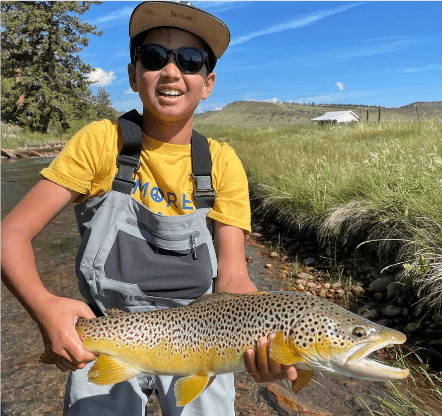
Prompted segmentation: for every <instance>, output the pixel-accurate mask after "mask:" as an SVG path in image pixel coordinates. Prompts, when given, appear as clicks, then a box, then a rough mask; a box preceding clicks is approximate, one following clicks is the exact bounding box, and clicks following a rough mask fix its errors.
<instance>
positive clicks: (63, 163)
mask: <svg viewBox="0 0 442 416" xmlns="http://www.w3.org/2000/svg"><path fill="white" fill-rule="evenodd" d="M107 130H108V126H107V123H106V121H105V120H103V121H97V122H93V123H91V124H88V125H87V126H85V127H83V128H82V129H81V130H80V131H79V132H78V133H76V134H75V135H74V136H72V138H71V139H70V140H69V141H68V142H67V143H66V145H65V146H64V147H63V149H62V151H61V152H60V154H59V155H58V156H57V157H56V158H55V159H54V160H53V161H52V163H51V164H50V165H49V166H48V167H47V168H45V169H43V170H42V171H41V172H40V173H41V175H42V176H43V177H45V178H46V179H49V180H50V181H52V182H55V183H57V184H59V185H61V186H63V187H65V188H67V189H70V190H73V191H76V192H79V193H80V194H82V197H81V198H79V200H85V199H87V198H89V197H90V195H91V189H92V186H93V183H94V181H97V180H100V176H102V175H103V174H104V173H105V172H102V169H101V167H102V166H103V163H104V162H103V160H102V152H103V146H104V143H105V141H106V136H107V133H108V132H107ZM108 139H111V138H109V137H108ZM79 200H77V201H76V202H80V201H79Z"/></svg>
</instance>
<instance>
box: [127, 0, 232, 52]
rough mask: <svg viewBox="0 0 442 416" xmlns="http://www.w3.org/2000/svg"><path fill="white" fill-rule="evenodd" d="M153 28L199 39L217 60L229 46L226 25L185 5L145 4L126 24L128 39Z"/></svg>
mask: <svg viewBox="0 0 442 416" xmlns="http://www.w3.org/2000/svg"><path fill="white" fill-rule="evenodd" d="M155 27H175V28H178V29H183V30H186V31H188V32H190V33H193V34H194V35H197V36H198V37H200V38H201V39H202V40H203V41H204V42H206V43H207V45H208V46H209V47H210V49H212V51H213V53H214V55H215V57H216V58H220V57H221V56H222V55H223V53H224V52H225V50H226V49H227V46H228V45H229V42H230V31H229V29H228V27H227V26H226V24H225V23H224V22H223V21H222V20H220V19H218V18H217V17H216V16H213V15H212V14H210V13H207V12H206V11H204V10H201V9H198V8H196V7H194V6H193V5H192V4H191V3H189V2H187V1H158V0H157V1H145V2H143V3H140V4H139V5H138V6H137V7H136V8H135V9H134V11H133V12H132V15H131V17H130V21H129V37H130V38H131V39H133V38H134V37H135V36H137V35H138V34H140V33H142V32H144V31H146V30H149V29H153V28H155Z"/></svg>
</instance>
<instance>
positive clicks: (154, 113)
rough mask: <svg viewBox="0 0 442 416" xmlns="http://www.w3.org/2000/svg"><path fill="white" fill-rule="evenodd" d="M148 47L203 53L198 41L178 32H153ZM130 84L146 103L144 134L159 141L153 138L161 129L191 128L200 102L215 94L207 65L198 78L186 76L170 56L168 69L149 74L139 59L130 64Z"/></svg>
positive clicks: (196, 75)
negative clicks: (184, 48) (184, 49)
mask: <svg viewBox="0 0 442 416" xmlns="http://www.w3.org/2000/svg"><path fill="white" fill-rule="evenodd" d="M146 44H157V45H161V46H163V47H165V48H166V49H171V50H175V49H179V48H182V47H196V48H200V49H204V45H203V43H202V42H201V41H200V40H199V38H198V37H196V36H195V35H193V34H191V33H189V32H185V31H183V30H180V29H175V28H158V29H154V30H152V31H150V32H149V33H148V35H147V36H146V39H145V40H144V42H143V45H146ZM129 81H130V83H131V87H132V90H133V91H136V92H138V93H139V96H140V99H141V101H142V103H143V116H144V118H145V121H146V125H148V131H145V133H146V134H148V135H149V136H150V137H154V138H158V137H156V135H155V134H152V133H155V131H158V129H161V130H163V131H164V128H165V127H169V128H170V127H171V126H172V125H175V126H178V125H180V126H181V129H182V128H184V126H185V125H188V124H189V123H190V125H191V123H192V119H193V113H194V111H195V109H196V108H197V107H198V104H199V102H200V101H201V99H203V100H205V99H206V98H208V97H209V95H210V93H211V91H212V88H213V84H214V82H215V74H214V73H209V74H207V67H206V65H204V66H203V67H202V68H201V70H200V71H199V72H198V73H196V74H188V73H185V72H183V71H181V70H180V69H179V68H178V66H177V64H176V62H175V57H174V55H173V54H172V53H171V54H170V55H169V60H168V62H167V63H166V65H165V66H164V67H163V68H161V69H159V70H153V71H149V70H146V69H145V68H144V67H143V65H142V64H141V62H140V60H139V59H138V60H137V61H136V63H135V65H134V64H129ZM146 116H147V120H146ZM160 140H161V138H160ZM189 140H190V136H189Z"/></svg>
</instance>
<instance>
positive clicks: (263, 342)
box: [256, 337, 272, 380]
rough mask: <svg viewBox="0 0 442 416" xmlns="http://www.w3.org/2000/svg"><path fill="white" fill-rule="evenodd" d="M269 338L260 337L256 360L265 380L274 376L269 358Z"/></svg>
mask: <svg viewBox="0 0 442 416" xmlns="http://www.w3.org/2000/svg"><path fill="white" fill-rule="evenodd" d="M267 356H268V353H267V338H265V337H262V338H259V339H258V347H257V351H256V362H257V365H258V370H259V372H260V374H261V377H262V379H263V380H267V379H269V378H271V377H272V375H271V373H270V370H269V364H268V359H267Z"/></svg>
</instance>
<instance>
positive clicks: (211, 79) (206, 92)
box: [201, 72, 216, 100]
mask: <svg viewBox="0 0 442 416" xmlns="http://www.w3.org/2000/svg"><path fill="white" fill-rule="evenodd" d="M215 78H216V76H215V73H214V72H211V73H210V74H209V75H207V77H206V80H205V82H204V88H203V94H202V96H201V99H202V100H207V99H208V98H209V96H210V93H211V92H212V89H213V86H214V85H215Z"/></svg>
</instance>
